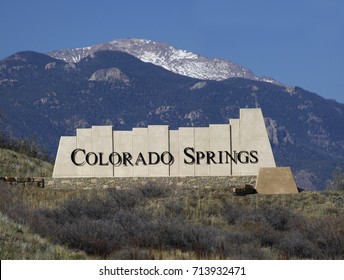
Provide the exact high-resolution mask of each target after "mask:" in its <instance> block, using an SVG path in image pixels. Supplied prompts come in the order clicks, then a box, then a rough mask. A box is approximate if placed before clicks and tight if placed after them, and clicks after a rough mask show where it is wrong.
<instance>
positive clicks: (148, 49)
mask: <svg viewBox="0 0 344 280" xmlns="http://www.w3.org/2000/svg"><path fill="white" fill-rule="evenodd" d="M101 50H111V51H122V52H126V53H128V54H131V55H133V56H135V57H137V58H138V59H140V60H141V61H143V62H148V63H152V64H155V65H158V66H161V67H163V68H165V69H167V70H169V71H172V72H174V73H177V74H180V75H184V76H188V77H192V78H197V79H202V80H217V81H220V80H225V79H228V78H233V77H241V78H247V79H252V80H261V81H266V82H271V83H276V81H274V80H273V79H266V78H264V79H263V78H259V77H258V76H256V75H255V74H254V73H253V72H252V71H250V70H249V69H247V68H245V67H243V66H241V65H239V64H235V63H233V62H231V61H229V60H225V59H217V58H215V59H213V58H207V57H205V56H201V55H199V54H196V53H193V52H190V51H187V50H181V49H178V48H175V47H172V46H170V45H168V44H166V43H162V42H155V41H152V40H147V39H120V40H115V41H111V42H108V43H103V44H98V45H94V46H91V47H85V48H75V49H66V50H56V51H52V52H50V53H48V55H50V56H52V57H54V58H57V59H62V60H64V61H66V62H69V63H77V62H79V61H80V60H81V59H83V58H84V57H86V56H89V55H91V54H93V53H95V52H97V51H101Z"/></svg>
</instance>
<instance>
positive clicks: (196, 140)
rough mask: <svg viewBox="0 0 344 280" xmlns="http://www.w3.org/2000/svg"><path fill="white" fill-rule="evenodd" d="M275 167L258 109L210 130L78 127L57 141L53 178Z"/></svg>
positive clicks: (249, 172) (244, 172) (223, 173)
mask: <svg viewBox="0 0 344 280" xmlns="http://www.w3.org/2000/svg"><path fill="white" fill-rule="evenodd" d="M262 167H265V168H269V167H276V164H275V160H274V156H273V153H272V149H271V146H270V142H269V138H268V135H267V131H266V127H265V124H264V118H263V115H262V111H261V109H240V118H239V119H230V120H229V123H228V124H211V125H209V127H180V128H179V129H178V130H170V129H169V127H168V126H167V125H149V126H148V128H133V130H131V131H116V130H113V128H112V126H93V127H92V128H81V129H77V131H76V136H74V137H73V136H62V137H61V139H60V143H59V147H58V151H57V156H56V162H55V166H54V172H53V177H54V178H59V177H60V178H61V177H161V176H163V177H166V176H233V175H258V172H259V169H260V168H262Z"/></svg>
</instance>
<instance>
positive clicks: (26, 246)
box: [0, 213, 88, 260]
mask: <svg viewBox="0 0 344 280" xmlns="http://www.w3.org/2000/svg"><path fill="white" fill-rule="evenodd" d="M86 258H88V257H87V255H86V254H85V253H83V252H76V251H72V250H70V249H67V248H66V247H64V246H59V245H54V244H51V243H50V242H48V241H47V240H46V239H44V238H42V237H40V236H39V235H37V234H32V233H31V232H30V231H29V229H28V228H27V227H26V226H23V225H20V224H17V223H14V222H12V221H10V220H9V219H8V218H7V217H6V216H4V215H3V214H1V213H0V259H2V260H5V259H7V260H23V259H31V260H52V259H53V260H59V259H60V260H63V259H86Z"/></svg>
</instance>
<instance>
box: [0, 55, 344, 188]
mask: <svg viewBox="0 0 344 280" xmlns="http://www.w3.org/2000/svg"><path fill="white" fill-rule="evenodd" d="M245 107H261V108H262V110H263V114H264V117H265V122H266V125H267V129H268V134H269V137H270V141H271V144H272V148H273V151H274V155H275V159H276V162H277V165H278V166H291V167H292V169H293V172H294V175H295V177H296V180H297V182H298V186H299V187H304V188H306V189H321V188H324V186H325V181H326V180H327V179H329V178H330V176H331V172H332V171H333V170H334V169H335V167H336V166H341V167H342V168H343V167H344V141H343V139H344V130H343V127H344V104H340V103H337V102H335V101H333V100H326V99H324V98H322V97H320V96H319V95H317V94H315V93H311V92H309V91H307V90H304V89H302V88H299V87H285V86H283V85H278V84H274V83H269V82H263V81H258V80H255V79H246V78H229V79H225V80H221V81H216V80H201V79H196V78H190V77H187V76H185V75H179V74H176V73H173V72H171V71H168V70H166V69H164V68H162V67H160V66H157V65H154V64H152V63H145V62H143V61H141V60H140V59H138V58H136V57H135V56H132V55H130V54H128V53H126V52H119V51H109V50H107V51H96V52H93V53H92V54H90V55H89V56H86V57H83V58H80V60H79V61H78V62H75V63H71V62H66V61H65V60H63V59H57V58H53V57H52V56H51V55H46V54H41V53H37V52H20V53H16V54H14V55H12V56H9V57H7V58H5V59H3V60H1V61H0V112H1V114H2V116H3V118H2V127H3V129H6V130H7V131H9V132H10V133H11V134H12V135H14V136H19V137H33V138H35V139H36V140H37V141H38V142H40V143H41V144H43V145H44V146H45V147H47V148H48V149H49V150H50V151H51V153H52V154H53V155H55V154H56V149H57V145H58V141H59V137H60V136H61V135H75V129H76V128H81V127H90V126H92V125H113V126H114V127H115V129H117V130H127V129H131V128H133V127H142V126H147V125H148V124H168V125H170V127H171V129H176V128H178V127H180V126H208V125H209V124H214V123H215V124H216V123H219V124H220V123H228V119H229V118H238V117H239V116H238V114H239V108H245Z"/></svg>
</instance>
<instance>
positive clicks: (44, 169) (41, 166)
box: [0, 148, 53, 177]
mask: <svg viewBox="0 0 344 280" xmlns="http://www.w3.org/2000/svg"><path fill="white" fill-rule="evenodd" d="M52 171H53V165H52V164H51V163H49V162H45V161H42V160H39V159H36V158H31V157H28V156H26V155H23V154H20V153H17V152H14V151H12V150H7V149H3V148H0V177H4V176H13V177H16V176H20V177H47V176H51V174H52Z"/></svg>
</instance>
